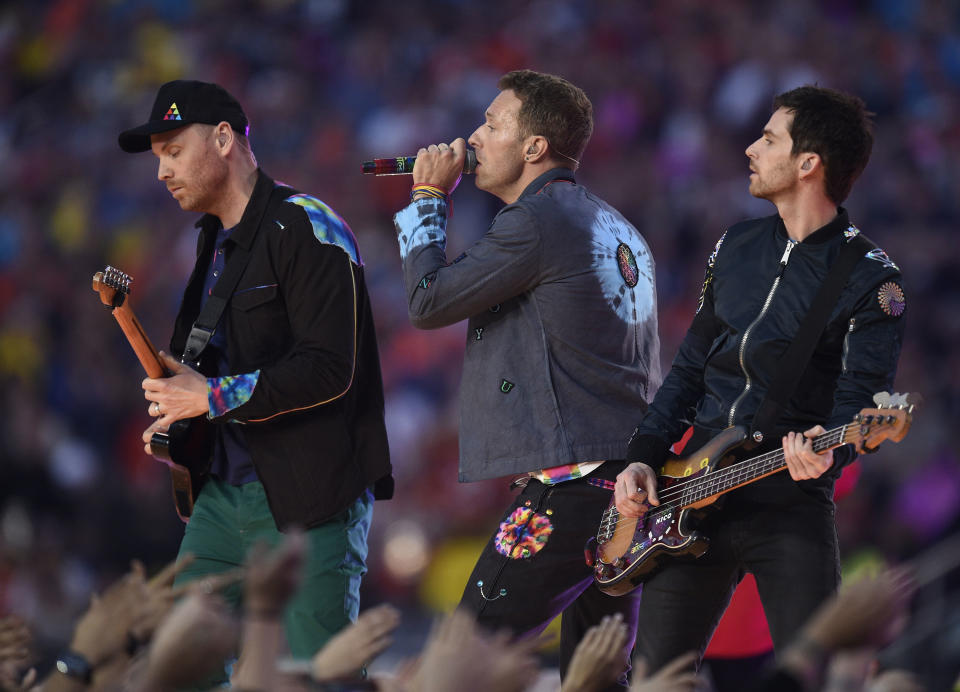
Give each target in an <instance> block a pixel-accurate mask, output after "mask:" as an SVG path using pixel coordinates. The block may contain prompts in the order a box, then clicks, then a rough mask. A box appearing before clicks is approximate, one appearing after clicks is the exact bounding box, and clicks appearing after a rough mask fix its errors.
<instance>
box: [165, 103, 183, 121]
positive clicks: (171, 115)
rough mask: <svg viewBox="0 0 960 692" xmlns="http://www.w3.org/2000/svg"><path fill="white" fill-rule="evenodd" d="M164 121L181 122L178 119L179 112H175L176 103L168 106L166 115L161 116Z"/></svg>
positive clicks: (179, 118)
mask: <svg viewBox="0 0 960 692" xmlns="http://www.w3.org/2000/svg"><path fill="white" fill-rule="evenodd" d="M163 119H164V120H183V118H181V117H180V111H179V110H177V103H176V101H174V102H173V103H171V104H170V108H168V109H167V114H166V115H165V116H163Z"/></svg>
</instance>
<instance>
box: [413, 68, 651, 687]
mask: <svg viewBox="0 0 960 692" xmlns="http://www.w3.org/2000/svg"><path fill="white" fill-rule="evenodd" d="M498 86H499V88H500V94H499V95H498V96H497V97H496V98H495V99H494V100H493V102H492V103H491V104H490V106H489V108H488V109H487V112H486V118H485V122H484V123H483V124H482V125H480V127H478V128H477V129H476V131H475V132H474V133H473V134H472V135H471V136H470V141H469V144H470V146H471V147H473V149H474V150H475V152H476V157H477V166H476V183H477V187H478V188H480V189H481V190H485V191H487V192H489V193H490V194H492V195H495V196H496V197H499V198H500V199H501V200H503V201H504V202H505V203H506V206H505V207H503V209H501V210H500V212H499V213H498V214H497V215H496V217H494V220H493V223H492V224H491V226H490V229H489V230H488V231H487V233H486V234H485V235H484V236H483V237H482V238H481V239H480V240H479V242H477V243H476V244H475V245H474V246H473V247H472V248H470V249H469V250H468V251H467V252H466V253H465V254H464V255H463V256H462V257H460V258H458V259H457V260H455V261H454V262H452V263H448V262H447V257H446V255H445V245H446V222H447V213H448V210H449V203H450V195H451V194H452V193H453V190H454V188H455V187H456V185H457V182H458V181H459V178H460V174H461V172H462V170H463V162H464V157H465V151H466V149H465V143H464V141H463V139H457V140H455V141H454V142H453V143H452V144H450V145H447V144H439V145H431V146H430V147H428V148H426V149H421V150H420V151H419V152H418V155H417V160H416V165H415V167H414V170H413V182H414V185H413V190H412V193H411V196H412V203H411V204H410V205H409V206H408V207H406V208H405V209H403V210H402V211H400V212H399V213H397V215H396V216H395V219H394V220H395V223H396V227H397V230H398V236H399V237H398V240H399V243H400V255H401V258H402V260H403V274H404V282H405V285H406V291H407V300H408V305H409V311H410V319H411V321H412V322H413V324H414V326H416V327H420V328H422V329H433V328H436V327H443V326H445V325H449V324H453V323H454V322H459V321H460V320H464V319H466V320H468V330H467V346H466V354H465V360H464V372H463V380H462V382H463V386H462V390H461V404H460V480H461V481H475V480H481V479H486V478H494V477H499V476H506V475H514V476H517V475H519V476H520V478H519V479H518V482H516V485H519V486H521V487H522V488H523V490H522V492H521V493H520V494H519V495H518V496H517V498H516V500H515V501H514V502H513V504H512V505H511V506H510V507H509V508H508V509H507V511H506V513H505V514H504V516H503V520H502V522H501V523H500V525H499V527H498V529H497V530H496V532H495V533H494V535H493V537H492V538H491V539H490V542H489V543H488V544H487V546H486V547H485V549H484V551H483V554H482V555H481V556H480V559H479V560H478V562H477V565H476V567H475V568H474V571H473V574H472V575H471V577H470V580H469V582H468V583H467V585H466V589H465V591H464V594H463V599H462V602H461V605H462V606H464V607H467V608H469V609H470V610H471V611H473V612H475V613H476V615H477V618H478V620H479V621H480V622H481V623H482V624H484V625H486V626H489V627H490V628H500V627H504V626H506V627H509V628H511V629H512V630H513V631H514V632H515V633H516V634H518V635H525V636H530V635H534V634H536V633H537V632H540V631H541V630H542V629H543V628H544V627H545V626H546V625H547V624H548V623H549V622H550V621H551V620H552V619H553V618H554V616H556V615H557V614H558V613H560V612H563V614H564V615H563V621H562V626H561V631H562V634H561V653H560V672H561V675H563V674H564V673H565V672H566V668H567V665H568V663H569V661H570V657H571V655H572V653H573V651H574V648H575V647H576V645H577V643H578V642H579V641H580V639H581V638H582V636H583V634H584V633H585V632H586V630H587V629H588V628H589V627H590V626H591V625H593V624H596V623H598V622H599V621H600V620H601V618H602V617H603V616H605V615H611V614H620V615H622V617H623V620H624V622H625V623H626V625H627V626H628V628H629V629H628V631H629V632H630V637H629V639H630V641H628V643H627V646H626V647H625V648H624V651H623V661H622V663H623V671H624V672H625V671H626V670H627V664H628V655H629V652H630V650H631V648H632V646H633V640H632V636H633V632H634V629H635V624H636V611H637V603H638V602H637V598H638V597H639V594H636V595H633V594H631V595H628V596H624V597H618V598H614V597H610V596H607V595H605V594H603V593H601V592H600V591H598V590H597V589H596V588H594V587H593V586H592V585H591V584H592V573H591V569H590V567H589V566H588V565H587V564H586V563H585V561H584V547H585V545H586V544H587V543H588V541H589V540H590V539H591V538H592V537H593V536H595V534H596V531H597V526H598V524H599V521H600V517H601V515H602V514H603V511H604V510H605V509H606V507H607V505H608V504H609V502H610V500H611V496H612V495H611V489H612V487H613V483H612V482H613V481H614V479H615V478H616V476H617V474H618V473H619V472H620V471H621V470H623V468H624V462H623V461H622V460H623V458H624V455H625V452H626V436H625V431H627V430H630V429H631V427H632V423H631V421H632V419H633V417H634V415H635V414H634V411H636V410H638V409H639V410H646V407H647V401H648V400H649V399H650V398H652V395H653V393H654V392H655V390H656V388H657V386H658V385H659V383H660V366H659V340H658V338H657V312H656V292H655V283H654V267H653V260H652V258H651V256H650V251H649V249H648V248H647V244H646V242H645V241H644V239H643V237H642V236H641V235H640V233H639V232H638V231H637V229H635V228H634V227H633V226H632V225H631V224H630V223H629V222H628V221H627V220H626V219H625V218H624V217H623V216H622V215H621V214H620V213H619V212H618V211H617V210H616V209H613V208H612V207H610V206H609V205H608V204H606V203H605V202H604V201H603V200H601V199H599V198H598V197H596V196H595V195H593V194H592V193H590V192H589V191H587V190H586V189H585V188H584V187H582V186H581V185H578V184H577V183H576V181H575V179H574V171H575V170H576V168H577V167H578V165H579V160H578V159H579V158H580V156H581V155H582V153H583V150H584V149H585V148H586V145H587V141H588V140H589V139H590V135H591V133H592V131H593V108H592V106H591V103H590V101H589V99H588V98H587V96H586V95H585V94H584V93H583V91H582V90H581V89H579V88H577V87H576V86H574V85H572V84H570V83H569V82H567V81H566V80H564V79H561V78H560V77H555V76H552V75H547V74H540V73H537V72H532V71H530V70H520V71H516V72H510V73H508V74H506V75H504V76H503V77H502V78H501V79H500V82H499V85H498ZM621 684H625V675H622V676H621ZM615 689H619V688H618V687H615Z"/></svg>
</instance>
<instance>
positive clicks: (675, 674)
mask: <svg viewBox="0 0 960 692" xmlns="http://www.w3.org/2000/svg"><path fill="white" fill-rule="evenodd" d="M697 658H698V656H697V653H696V652H695V651H690V652H687V653H685V654H682V655H680V656H677V657H676V658H675V659H673V660H672V661H670V663H668V664H667V665H665V666H664V667H663V668H661V669H660V670H658V671H657V672H656V673H655V674H654V675H651V676H649V677H647V662H646V661H645V660H643V659H642V658H637V659H636V660H634V662H633V680H632V682H631V683H630V692H694V690H700V689H707V688H706V684H705V682H704V680H703V679H702V678H700V677H698V676H697V672H696V665H697Z"/></svg>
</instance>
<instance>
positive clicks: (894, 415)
mask: <svg viewBox="0 0 960 692" xmlns="http://www.w3.org/2000/svg"><path fill="white" fill-rule="evenodd" d="M922 401H923V397H921V396H920V395H919V394H914V393H910V394H890V393H889V392H880V393H878V394H874V395H873V403H875V404H876V405H877V407H876V408H865V409H861V410H860V413H858V414H857V415H855V416H854V417H853V422H854V424H855V425H856V426H857V427H855V428H854V429H853V433H854V439H853V440H850V441H853V442H856V443H857V446H858V447H860V448H867V449H875V448H876V447H877V446H878V445H879V444H880V443H881V442H883V441H884V440H893V441H894V442H899V441H900V440H902V439H903V438H904V436H905V435H906V434H907V431H908V430H909V429H910V423H911V422H912V420H913V411H914V409H915V408H916V407H917V406H919V405H920V404H921V403H922Z"/></svg>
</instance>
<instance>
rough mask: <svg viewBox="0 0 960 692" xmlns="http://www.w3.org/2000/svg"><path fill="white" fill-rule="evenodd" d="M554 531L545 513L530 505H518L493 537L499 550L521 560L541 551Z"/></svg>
mask: <svg viewBox="0 0 960 692" xmlns="http://www.w3.org/2000/svg"><path fill="white" fill-rule="evenodd" d="M551 533H553V524H552V523H551V522H550V519H549V518H548V517H546V516H545V515H543V514H537V513H536V512H534V511H533V510H532V509H530V508H529V507H517V508H516V509H515V510H513V513H512V514H511V515H510V516H509V517H508V518H507V520H506V521H505V522H503V523H502V524H500V531H498V532H497V536H496V538H494V539H493V543H494V546H496V548H497V552H498V553H500V554H501V555H505V556H507V557H509V558H511V559H513V560H521V559H523V558H528V557H531V556H532V555H536V554H537V553H538V552H540V550H541V548H543V546H545V545H546V544H547V539H548V538H549V537H550V534H551Z"/></svg>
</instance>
